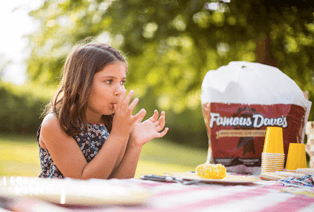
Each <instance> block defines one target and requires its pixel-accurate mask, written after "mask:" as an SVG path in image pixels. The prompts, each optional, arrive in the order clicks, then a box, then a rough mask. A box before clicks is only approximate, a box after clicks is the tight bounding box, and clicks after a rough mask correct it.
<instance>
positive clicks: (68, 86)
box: [44, 43, 127, 136]
mask: <svg viewBox="0 0 314 212" xmlns="http://www.w3.org/2000/svg"><path fill="white" fill-rule="evenodd" d="M113 62H123V63H125V64H126V66H127V63H126V60H125V58H124V57H123V56H122V55H121V54H120V53H119V52H118V51H117V50H116V49H114V48H113V47H111V46H109V45H106V44H103V43H88V44H85V45H76V46H75V47H74V48H73V49H72V52H71V53H70V54H69V56H68V57H67V59H66V61H65V64H64V66H63V74H62V79H61V81H60V85H59V89H58V90H57V92H56V93H55V95H54V97H53V98H52V99H51V102H50V103H49V104H48V105H47V107H46V109H45V111H44V114H45V115H47V114H48V113H51V112H54V113H55V114H56V116H57V117H58V119H59V123H60V126H61V128H62V129H63V130H64V132H66V134H68V135H69V136H73V135H75V134H77V133H80V132H81V131H82V126H83V131H84V132H87V119H86V110H87V102H88V98H89V95H90V93H91V90H92V86H93V79H94V75H95V73H97V72H99V71H101V70H103V69H104V68H105V66H107V65H108V64H110V63H113ZM103 119H104V124H105V126H106V128H107V129H108V130H109V131H111V128H112V119H113V115H109V116H105V115H104V116H103Z"/></svg>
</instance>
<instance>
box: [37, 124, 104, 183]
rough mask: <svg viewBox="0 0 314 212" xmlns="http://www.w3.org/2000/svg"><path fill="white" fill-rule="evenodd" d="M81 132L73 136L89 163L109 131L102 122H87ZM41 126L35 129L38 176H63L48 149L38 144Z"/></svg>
mask: <svg viewBox="0 0 314 212" xmlns="http://www.w3.org/2000/svg"><path fill="white" fill-rule="evenodd" d="M81 129H82V132H81V133H80V134H77V135H74V136H73V138H74V140H75V141H76V142H77V144H78V145H79V147H80V149H81V151H82V153H83V155H84V157H85V159H86V161H87V163H89V162H90V161H91V160H92V159H93V158H94V157H95V156H96V155H97V154H98V152H99V151H100V149H101V147H102V146H103V145H104V143H105V141H106V140H107V138H108V136H109V131H108V130H107V128H106V127H105V125H103V124H93V123H88V129H87V133H86V134H85V133H84V132H83V127H82V128H81ZM40 130H41V126H39V128H38V131H37V143H38V146H39V159H40V166H41V173H40V174H39V177H41V178H64V176H63V174H62V173H61V172H60V170H59V169H58V167H57V166H56V164H55V163H54V161H53V160H52V158H51V156H50V154H49V151H48V150H47V149H43V148H41V147H40V145H39V135H40Z"/></svg>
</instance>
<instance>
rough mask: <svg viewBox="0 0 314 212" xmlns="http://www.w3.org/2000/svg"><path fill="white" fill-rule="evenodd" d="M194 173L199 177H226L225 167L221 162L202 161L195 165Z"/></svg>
mask: <svg viewBox="0 0 314 212" xmlns="http://www.w3.org/2000/svg"><path fill="white" fill-rule="evenodd" d="M195 173H196V174H197V176H199V177H200V178H207V179H223V178H224V177H226V168H225V167H224V166H223V165H221V164H208V163H204V164H201V165H199V166H197V167H196V169H195Z"/></svg>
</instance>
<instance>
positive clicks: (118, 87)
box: [115, 84, 124, 96]
mask: <svg viewBox="0 0 314 212" xmlns="http://www.w3.org/2000/svg"><path fill="white" fill-rule="evenodd" d="M123 91H124V85H120V84H118V86H117V87H116V89H115V95H116V96H119V95H120V94H121V93H122V92H123Z"/></svg>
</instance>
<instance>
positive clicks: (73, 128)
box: [37, 43, 168, 179]
mask: <svg viewBox="0 0 314 212" xmlns="http://www.w3.org/2000/svg"><path fill="white" fill-rule="evenodd" d="M127 68H128V66H127V63H126V61H125V59H124V58H123V56H122V55H121V54H120V53H119V52H118V51H117V50H115V49H114V48H113V47H111V46H108V45H106V44H101V43H89V44H85V45H83V46H76V47H75V48H74V49H73V50H72V52H71V53H70V55H69V56H68V58H67V59H66V62H65V65H64V67H63V75H62V80H61V82H60V88H59V90H58V91H57V92H56V94H55V96H54V97H53V98H52V100H51V103H50V104H49V105H48V106H47V107H46V110H45V112H44V114H45V115H46V116H45V118H44V120H43V122H42V124H41V126H40V127H39V129H38V133H37V141H38V144H39V154H40V163H41V168H42V171H41V173H40V175H39V177H44V178H64V177H70V178H78V179H88V178H102V179H107V178H132V177H134V174H135V170H136V166H137V162H138V159H139V156H140V153H141V150H142V147H143V145H144V144H146V143H147V142H148V141H150V140H152V139H153V138H160V137H163V136H164V135H165V134H166V133H167V131H168V128H165V129H164V130H163V128H164V126H165V112H161V116H160V117H159V119H158V116H159V115H158V112H157V111H156V110H155V111H154V114H153V116H152V117H151V118H149V119H147V120H146V121H144V122H142V120H143V118H144V116H145V115H146V111H145V110H144V109H141V110H140V111H139V112H138V113H137V114H136V115H134V116H133V115H132V111H133V109H134V108H135V106H136V104H137V103H138V98H135V99H134V100H133V101H131V98H132V95H133V93H134V92H133V91H132V90H131V91H130V92H129V93H128V94H127V95H126V93H127V92H126V89H125V88H124V83H125V81H126V72H127Z"/></svg>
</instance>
